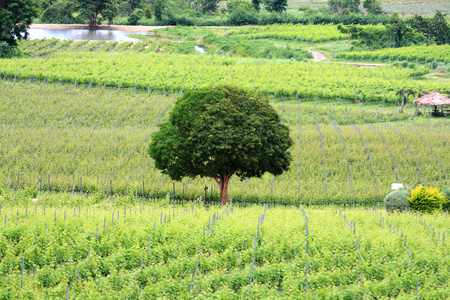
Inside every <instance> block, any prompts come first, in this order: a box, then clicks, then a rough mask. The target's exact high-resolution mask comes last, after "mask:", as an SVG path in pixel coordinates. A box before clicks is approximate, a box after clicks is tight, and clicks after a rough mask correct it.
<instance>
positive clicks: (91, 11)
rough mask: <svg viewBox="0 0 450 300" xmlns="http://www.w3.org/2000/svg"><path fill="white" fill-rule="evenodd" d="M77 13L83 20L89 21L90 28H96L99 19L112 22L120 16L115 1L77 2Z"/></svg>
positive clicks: (90, 0)
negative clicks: (100, 17)
mask: <svg viewBox="0 0 450 300" xmlns="http://www.w3.org/2000/svg"><path fill="white" fill-rule="evenodd" d="M75 2H76V4H75V5H76V7H77V11H78V13H79V14H80V16H82V17H83V18H86V19H87V20H88V21H89V27H90V28H96V27H97V22H98V17H99V16H100V15H101V16H102V18H103V19H107V20H108V21H110V22H112V20H113V18H114V17H115V16H117V14H118V7H117V3H116V1H115V0H75Z"/></svg>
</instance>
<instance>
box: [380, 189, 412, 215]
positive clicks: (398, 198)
mask: <svg viewBox="0 0 450 300" xmlns="http://www.w3.org/2000/svg"><path fill="white" fill-rule="evenodd" d="M409 194H410V193H409V191H408V190H407V189H399V190H396V191H393V192H391V193H389V194H387V195H386V197H384V200H383V201H384V205H385V207H386V210H387V211H389V212H393V211H404V210H407V209H408V207H409V203H408V196H409Z"/></svg>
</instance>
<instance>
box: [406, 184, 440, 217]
mask: <svg viewBox="0 0 450 300" xmlns="http://www.w3.org/2000/svg"><path fill="white" fill-rule="evenodd" d="M408 202H409V206H410V207H411V208H412V209H414V210H418V211H420V212H429V213H432V212H433V211H435V210H438V209H440V208H442V205H443V204H444V202H445V197H444V196H443V195H441V194H440V193H439V188H433V187H426V186H422V185H419V186H417V187H416V188H415V189H413V190H412V191H411V197H409V198H408Z"/></svg>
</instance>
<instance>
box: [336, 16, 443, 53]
mask: <svg viewBox="0 0 450 300" xmlns="http://www.w3.org/2000/svg"><path fill="white" fill-rule="evenodd" d="M444 17H445V15H444V14H442V13H441V12H439V11H438V12H437V13H436V15H435V16H434V17H432V18H424V17H422V16H414V17H413V18H411V19H401V18H400V16H399V15H398V13H394V14H392V16H391V17H390V18H389V20H388V22H387V23H386V24H384V25H381V26H368V27H367V26H366V27H364V26H360V25H348V26H345V25H341V24H340V25H338V29H339V30H340V31H341V32H343V33H348V34H350V35H351V36H352V38H353V39H356V41H355V42H353V47H354V48H355V49H360V50H361V49H380V48H391V47H395V48H398V47H405V46H410V45H420V44H429V43H430V42H431V43H432V42H435V43H436V44H438V45H443V44H449V43H450V26H449V24H448V23H447V21H446V20H445V18H444Z"/></svg>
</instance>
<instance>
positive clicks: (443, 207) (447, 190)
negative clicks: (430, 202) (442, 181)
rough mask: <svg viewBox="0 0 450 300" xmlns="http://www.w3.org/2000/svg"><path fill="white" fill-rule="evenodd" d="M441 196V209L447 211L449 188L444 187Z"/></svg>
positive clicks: (449, 195)
mask: <svg viewBox="0 0 450 300" xmlns="http://www.w3.org/2000/svg"><path fill="white" fill-rule="evenodd" d="M441 193H442V195H443V196H444V198H445V202H444V203H443V204H442V209H443V210H449V209H450V188H449V187H444V188H443V189H442V192H441Z"/></svg>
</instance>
